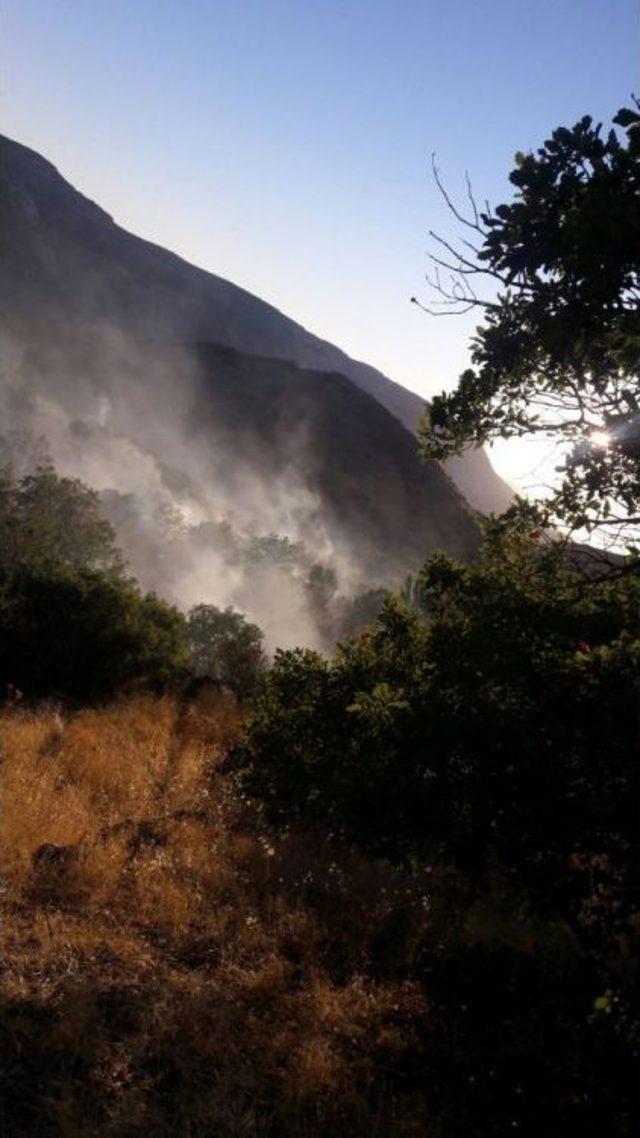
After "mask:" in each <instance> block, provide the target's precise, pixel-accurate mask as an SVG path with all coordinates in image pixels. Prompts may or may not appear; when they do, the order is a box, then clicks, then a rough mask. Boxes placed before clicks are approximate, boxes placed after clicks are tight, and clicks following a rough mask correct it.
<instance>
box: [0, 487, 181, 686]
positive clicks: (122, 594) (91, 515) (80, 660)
mask: <svg viewBox="0 0 640 1138" xmlns="http://www.w3.org/2000/svg"><path fill="white" fill-rule="evenodd" d="M0 550H1V552H0V660H1V661H2V664H1V666H0V685H3V687H4V688H6V687H7V685H10V684H11V685H13V686H14V687H16V688H18V689H19V690H20V691H22V692H23V693H24V694H25V695H26V696H27V697H28V698H30V699H33V698H37V697H39V696H43V695H57V696H65V697H68V698H71V699H74V700H88V699H96V698H103V697H105V696H108V695H112V694H113V693H115V692H117V691H118V690H119V688H120V687H122V686H126V685H127V684H129V683H131V682H132V681H133V680H139V681H148V682H151V683H164V682H167V681H168V680H170V679H173V678H175V677H176V676H178V675H179V674H180V673H181V671H183V670H184V668H185V666H186V663H187V654H186V640H185V630H184V619H183V618H182V617H181V615H180V614H179V613H178V612H177V610H176V609H174V608H171V607H170V606H169V605H166V604H165V603H164V602H163V601H161V600H160V599H159V598H158V597H156V596H155V595H154V594H147V595H144V594H142V593H141V591H140V589H139V588H138V586H137V584H136V583H135V582H134V581H132V580H128V579H126V578H125V577H124V575H123V562H122V558H121V556H120V553H119V551H118V549H117V547H116V545H115V535H114V531H113V529H112V527H111V525H110V524H109V523H108V522H107V521H105V520H104V518H103V517H102V515H101V513H100V501H99V498H98V495H97V494H96V493H95V492H94V491H93V490H90V489H89V488H88V487H87V486H85V485H84V484H83V483H82V482H80V481H78V480H77V479H71V478H61V477H60V476H59V475H57V474H56V472H55V471H54V470H53V468H52V467H50V466H42V467H39V468H38V469H36V471H35V472H34V473H32V474H28V475H26V476H25V477H23V478H22V479H20V480H19V481H15V480H14V479H13V478H12V476H11V474H10V472H5V474H4V477H3V480H2V484H1V486H0Z"/></svg>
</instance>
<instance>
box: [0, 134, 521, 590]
mask: <svg viewBox="0 0 640 1138" xmlns="http://www.w3.org/2000/svg"><path fill="white" fill-rule="evenodd" d="M0 319H1V320H2V330H3V350H4V355H3V360H4V387H5V395H6V394H7V392H8V393H9V395H10V408H9V410H11V409H12V410H13V413H14V414H16V415H17V416H18V419H20V415H21V414H22V412H21V411H19V409H20V408H22V411H24V408H25V407H27V405H28V406H29V408H31V410H32V411H33V408H34V406H35V403H38V415H37V416H35V417H34V416H32V419H33V422H32V423H31V424H30V425H31V426H33V425H34V422H35V421H37V425H38V427H39V429H41V430H44V433H45V434H48V433H49V432H48V430H47V421H46V408H45V409H44V410H43V400H44V401H45V402H46V401H47V400H49V401H51V400H53V402H54V405H55V407H56V408H57V412H56V415H57V419H56V415H53V417H52V419H56V422H58V423H59V420H60V415H61V414H62V416H63V417H65V420H66V423H67V428H69V424H72V423H73V424H75V427H74V430H75V435H73V438H74V440H75V441H74V446H75V447H76V450H77V448H78V445H79V444H78V439H79V438H80V437H81V436H82V430H83V429H84V430H85V436H86V430H87V423H89V422H94V420H95V419H96V417H97V419H99V420H100V419H101V420H104V419H105V417H106V418H108V424H107V425H106V429H108V431H110V433H111V435H112V437H113V438H116V437H117V438H119V439H122V438H131V439H133V440H134V441H135V444H136V446H139V447H142V450H143V452H144V453H147V454H149V455H151V456H152V457H153V459H154V460H159V459H162V460H163V461H164V460H165V458H166V454H163V440H164V445H166V447H167V451H168V452H170V453H169V457H170V459H171V463H170V464H173V465H174V466H175V464H176V458H175V448H174V446H173V443H172V442H171V441H169V440H170V438H171V434H172V432H173V433H174V434H175V435H176V436H179V439H180V447H179V448H178V449H179V450H180V454H181V456H182V458H181V461H180V462H179V463H178V465H179V466H180V469H181V471H182V473H183V474H184V475H185V477H187V476H188V478H189V479H190V481H191V483H192V484H193V483H194V481H195V482H196V483H197V482H198V480H202V479H203V478H210V477H211V478H214V477H215V478H216V479H218V482H219V483H220V481H221V482H224V483H225V485H227V486H228V484H230V483H231V482H233V483H235V486H234V494H235V495H236V496H235V498H234V501H236V502H240V500H241V484H242V483H243V479H245V473H246V471H247V470H248V469H249V468H251V469H252V471H253V473H254V474H258V475H259V477H260V478H261V479H262V482H263V484H265V485H268V484H269V482H270V481H271V482H273V481H274V480H276V481H277V482H278V485H279V487H280V489H279V493H280V495H282V494H283V493H284V491H283V490H282V487H283V485H284V484H285V483H286V481H287V480H290V481H291V483H292V485H294V486H295V493H296V494H297V495H298V497H299V491H300V487H304V491H305V494H306V495H307V499H308V501H309V502H310V503H312V504H311V505H310V506H309V509H308V510H307V511H306V513H305V511H300V510H299V509H298V515H300V514H301V512H302V514H304V519H303V521H302V522H301V521H300V516H298V520H297V523H296V524H297V530H296V532H295V533H294V536H295V537H299V536H301V534H300V531H301V530H305V527H306V529H307V530H308V529H309V528H310V527H311V528H313V525H320V524H321V526H322V528H323V533H324V534H325V536H326V535H328V538H329V543H330V544H331V545H333V546H339V547H340V548H347V549H348V550H349V554H350V556H351V557H352V559H355V560H356V561H360V563H361V565H362V566H363V567H368V566H370V568H371V570H372V572H371V574H367V575H369V576H371V578H372V579H374V578H375V579H378V578H379V577H380V575H381V573H380V570H381V566H382V564H383V563H385V564H386V565H387V567H388V569H389V570H390V571H391V569H392V570H393V572H394V573H395V572H397V571H398V570H400V569H404V568H407V569H409V568H411V567H414V566H415V564H416V563H417V562H418V561H419V560H420V559H421V558H423V557H424V556H425V555H426V554H427V553H428V552H430V551H432V550H433V549H434V548H437V547H441V546H444V547H445V548H447V549H449V550H451V552H454V553H458V554H462V555H466V554H468V553H469V552H470V550H471V549H472V548H473V547H474V545H475V543H476V541H477V530H476V526H475V523H474V521H473V518H472V516H471V514H470V511H469V509H468V507H467V505H466V503H465V502H464V501H463V499H462V497H461V496H460V493H459V492H458V491H457V490H456V487H455V486H454V485H453V483H452V481H451V480H450V479H449V478H448V477H447V475H446V474H445V473H444V472H443V470H442V469H441V468H440V467H439V466H438V465H437V464H435V463H431V464H429V465H427V466H426V467H423V466H422V465H421V464H420V463H419V461H418V459H417V457H416V451H415V441H414V438H413V436H412V434H411V432H412V431H413V430H415V427H416V424H417V421H418V420H419V417H420V415H421V413H422V403H421V400H420V399H419V398H418V397H417V396H415V395H413V394H411V393H410V392H408V391H406V390H405V389H404V388H402V387H401V386H399V385H398V384H395V383H393V382H392V381H390V380H388V379H387V378H386V377H385V376H383V375H382V374H381V373H379V372H377V371H376V370H375V369H374V368H370V367H368V366H367V365H365V364H362V363H359V362H357V361H355V360H352V359H350V358H349V357H348V356H347V355H345V354H344V353H343V352H341V351H340V350H339V349H337V348H335V347H334V346H333V345H331V344H329V343H326V342H324V341H322V340H320V339H318V338H317V337H315V336H313V335H311V334H310V333H308V332H307V331H305V329H303V328H302V327H301V326H300V325H298V324H296V323H295V322H294V321H292V320H290V319H288V318H287V317H286V316H284V315H282V313H280V312H278V311H277V310H276V309H275V308H273V307H271V306H270V305H268V304H266V303H265V302H263V301H262V300H259V299H258V298H257V297H255V296H252V295H251V294H250V293H248V292H246V291H244V290H243V289H240V288H238V287H236V286H235V285H233V284H231V283H229V282H228V281H225V280H222V279H221V278H219V277H216V276H214V275H212V274H210V273H207V272H204V271H203V270H201V269H198V268H195V267H194V266H192V265H189V264H188V263H186V262H185V261H183V260H181V259H180V258H179V257H177V256H175V255H174V254H172V253H170V252H167V251H166V250H164V249H162V248H159V247H157V246H155V245H152V244H150V243H149V242H146V241H143V240H141V239H140V238H138V237H135V236H133V235H131V234H129V233H127V232H125V231H124V230H123V229H121V228H119V227H118V226H117V225H116V224H115V222H114V221H113V220H112V218H111V217H110V216H109V215H108V214H107V213H105V212H104V211H103V210H102V209H100V208H99V207H98V206H96V205H94V204H93V203H92V202H90V201H88V200H87V199H86V198H84V197H83V196H82V195H81V194H79V193H78V192H77V191H76V190H74V189H73V187H72V186H70V185H69V184H68V183H67V182H66V181H65V180H64V178H62V177H61V175H60V174H59V173H58V172H57V171H56V170H55V168H54V167H53V166H52V165H51V164H50V163H49V162H47V161H46V160H45V159H44V158H42V157H41V156H40V155H38V154H36V153H35V152H33V151H31V150H29V149H27V148H26V147H24V146H21V145H20V144H18V143H16V142H12V141H11V140H9V139H6V138H3V139H0ZM101 400H102V402H100V401H101ZM105 400H106V401H107V402H106V404H105V402H104V401H105ZM34 401H35V402H34ZM107 405H108V409H107V410H105V407H106V406H107ZM7 406H8V405H7ZM60 409H62V411H61V410H60ZM78 424H80V426H78ZM82 424H84V428H83V427H82ZM20 425H21V422H20ZM94 426H95V423H94ZM100 427H101V430H102V431H103V433H104V429H105V422H102V421H101V423H100ZM222 439H224V444H223V443H222V442H221V440H222ZM87 445H88V444H87ZM194 448H195V450H196V451H197V452H198V454H199V456H200V459H199V462H198V463H197V464H194V463H192V462H191V461H190V459H191V453H192V451H193V450H194ZM54 449H55V448H54ZM203 454H204V455H206V456H207V458H206V460H205V461H203V460H202V455H203ZM213 456H217V457H216V458H214V457H213ZM54 457H55V454H54ZM85 457H86V456H85ZM85 466H88V467H89V468H90V467H91V463H85ZM196 467H197V469H196ZM240 471H243V472H245V473H243V474H240V473H239V472H240ZM234 472H235V473H234ZM83 473H84V470H83ZM87 476H88V477H89V475H87ZM455 477H456V480H457V481H458V484H459V485H461V486H463V487H464V488H466V489H467V490H468V489H469V486H472V487H473V489H474V493H473V494H469V498H470V499H471V500H472V503H473V504H474V505H475V506H476V507H479V506H484V507H485V508H500V507H502V506H503V505H504V504H505V502H506V500H507V499H508V494H509V492H508V489H507V488H506V487H505V486H504V484H503V483H502V482H501V481H500V480H499V479H498V478H497V476H495V474H494V472H493V471H492V469H491V467H490V465H489V463H488V461H487V459H486V457H485V456H484V455H483V454H481V453H477V454H475V455H473V456H470V457H465V458H463V459H462V460H459V461H458V464H457V471H456V472H455ZM94 481H96V479H94ZM98 481H99V479H98ZM196 496H197V494H196ZM227 496H228V497H229V496H230V492H229V494H228V495H227ZM296 500H298V499H296ZM265 520H266V519H265ZM249 522H250V524H251V525H253V526H254V527H256V526H258V525H259V518H257V517H255V516H254V517H251V518H250V519H249ZM294 528H295V527H294ZM383 547H386V549H387V551H389V552H388V553H387V554H384V553H383ZM385 575H388V574H382V576H385Z"/></svg>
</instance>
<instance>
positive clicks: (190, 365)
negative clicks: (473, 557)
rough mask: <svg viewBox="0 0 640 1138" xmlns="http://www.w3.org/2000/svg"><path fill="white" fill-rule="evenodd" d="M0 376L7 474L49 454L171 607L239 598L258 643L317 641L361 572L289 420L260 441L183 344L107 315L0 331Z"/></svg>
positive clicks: (334, 626) (334, 628) (302, 432)
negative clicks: (105, 321)
mask: <svg viewBox="0 0 640 1138" xmlns="http://www.w3.org/2000/svg"><path fill="white" fill-rule="evenodd" d="M0 377H1V385H0V412H1V413H2V422H3V424H5V428H4V431H3V435H4V443H5V449H7V448H8V451H9V453H10V457H11V461H12V463H13V465H14V468H15V469H16V473H18V474H23V473H25V472H27V471H28V470H29V469H32V468H33V467H35V466H36V465H38V464H39V463H42V462H43V461H44V460H45V459H46V458H47V457H49V458H50V460H51V461H52V463H53V465H54V466H55V468H56V469H57V471H58V472H59V473H60V474H62V475H67V476H72V477H76V478H80V479H81V480H82V481H83V482H85V483H86V484H87V485H89V486H92V487H93V488H94V489H96V490H97V491H98V492H99V493H100V494H101V497H102V501H103V505H104V511H105V514H106V516H107V517H108V518H109V520H110V521H111V522H112V524H113V525H114V527H115V530H116V533H117V536H118V540H119V543H120V545H121V548H122V550H123V553H124V556H125V558H126V560H127V562H128V566H129V570H130V572H131V573H132V574H133V575H134V576H136V577H137V578H138V580H139V581H140V584H141V585H142V587H143V588H145V589H153V590H155V591H156V592H158V593H160V594H161V595H162V596H164V597H165V598H166V599H168V600H170V601H172V602H173V603H176V604H177V605H178V606H179V607H180V608H182V609H183V610H188V609H189V608H190V607H191V606H192V605H194V604H196V603H210V604H215V605H218V606H220V607H226V606H227V605H232V606H234V607H236V608H239V609H241V610H242V611H243V612H245V613H246V614H247V616H248V617H249V618H250V619H251V620H253V621H255V622H256V623H257V624H259V625H260V627H261V628H262V629H263V630H264V632H265V638H266V644H267V648H268V649H270V650H273V649H274V648H275V647H276V646H281V647H289V646H294V645H298V644H302V645H307V646H310V647H316V648H319V649H323V650H324V649H326V648H328V647H329V646H330V644H331V643H332V642H333V640H334V639H335V636H336V634H337V633H338V632H339V631H340V614H341V613H342V614H344V611H345V608H346V607H348V604H349V598H351V597H353V596H355V595H356V594H357V593H358V592H361V591H362V590H363V588H365V587H367V585H369V584H371V583H372V582H369V581H367V579H366V574H365V573H363V571H362V569H361V567H360V565H359V563H358V558H357V556H356V555H355V553H354V549H353V545H352V542H351V540H350V536H349V535H348V534H345V533H344V532H342V530H341V528H340V526H339V525H337V524H336V520H335V518H334V517H332V516H331V515H330V513H329V512H328V511H327V509H326V506H325V504H324V503H323V501H322V498H321V495H320V494H319V492H318V490H317V488H314V486H313V480H312V479H311V477H310V474H311V466H312V462H313V459H312V451H313V448H312V446H311V445H310V438H309V428H308V424H307V422H306V421H305V419H304V418H299V419H298V420H297V421H295V422H294V423H291V422H289V423H286V424H284V423H283V424H282V425H281V429H279V428H278V424H275V425H274V423H269V424H265V437H262V435H261V433H260V431H257V432H256V429H255V425H254V424H251V423H245V422H243V421H242V419H241V418H239V417H238V415H237V413H235V420H234V418H233V415H232V416H231V419H230V417H229V415H230V412H229V411H228V410H227V412H225V409H224V400H222V410H220V405H221V400H220V397H219V398H218V400H217V403H216V401H215V400H209V398H208V394H209V393H208V386H207V385H208V384H209V383H210V370H209V372H208V373H206V372H205V370H204V369H203V366H202V361H201V359H199V358H198V353H197V351H196V350H195V349H194V348H189V347H187V346H183V345H182V346H181V345H175V344H170V345H166V344H164V345H162V344H160V343H151V342H149V343H141V342H139V341H134V340H133V339H131V338H129V337H127V336H126V335H124V334H123V333H122V332H121V331H119V330H118V329H116V328H114V327H113V326H110V325H94V326H90V327H87V326H86V325H84V326H83V327H82V328H79V327H74V326H70V327H66V328H59V327H57V326H52V325H51V324H50V323H48V322H47V321H46V320H41V321H39V322H35V321H34V320H33V318H31V319H30V322H29V334H28V336H27V335H26V334H25V333H24V332H23V331H22V330H21V329H20V327H19V326H16V325H14V326H13V327H12V328H9V327H5V328H4V329H2V330H1V331H0ZM225 390H226V389H225ZM236 394H237V393H236ZM218 396H220V393H219V392H218ZM223 396H224V390H223ZM267 434H268V435H269V443H268V445H267V443H266V442H265V438H266V435H267ZM274 454H277V462H276V461H274V459H273V455H274ZM318 566H320V567H322V572H319V571H318ZM374 583H378V582H374Z"/></svg>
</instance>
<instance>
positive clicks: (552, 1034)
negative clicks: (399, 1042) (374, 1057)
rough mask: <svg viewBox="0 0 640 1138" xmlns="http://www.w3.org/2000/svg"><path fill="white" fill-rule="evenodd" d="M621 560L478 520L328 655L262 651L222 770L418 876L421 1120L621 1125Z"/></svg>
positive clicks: (632, 661) (634, 690)
mask: <svg viewBox="0 0 640 1138" xmlns="http://www.w3.org/2000/svg"><path fill="white" fill-rule="evenodd" d="M632 569H633V566H632V565H629V566H624V567H622V568H621V569H620V571H619V572H618V573H615V572H614V573H613V574H608V575H607V579H606V580H603V581H598V580H597V579H595V578H594V577H593V576H591V577H586V576H583V575H581V574H580V573H578V572H577V571H576V570H575V569H571V568H570V567H568V565H567V562H566V560H565V559H563V556H562V553H561V552H560V551H559V550H557V549H554V548H544V547H541V546H540V545H538V544H535V543H534V544H533V546H532V545H531V543H529V542H528V541H526V540H525V539H522V538H510V539H505V538H502V537H498V536H495V535H494V537H493V538H492V539H491V540H490V541H489V543H488V545H487V547H486V549H485V552H484V554H483V556H482V558H481V559H480V560H479V561H478V562H477V563H476V564H474V565H471V566H462V565H458V564H456V563H454V562H452V561H451V560H449V559H448V558H445V557H438V558H436V559H434V560H432V561H431V562H430V563H428V564H427V565H426V566H425V568H424V570H423V572H422V574H421V576H420V579H419V581H418V583H417V586H416V588H415V589H414V590H412V593H413V598H414V607H413V608H410V607H409V606H408V605H407V604H406V603H405V602H403V601H401V600H399V599H390V600H389V601H388V603H387V605H386V606H385V608H384V610H383V612H382V614H381V616H380V618H379V620H378V621H377V623H376V625H375V626H374V627H373V628H372V629H371V630H370V631H369V632H367V633H366V634H364V635H363V636H361V637H359V638H358V639H356V640H354V641H352V642H351V643H348V644H346V645H344V646H343V647H341V648H340V649H339V650H338V651H337V653H336V655H335V656H334V658H333V659H332V660H328V661H327V660H324V659H322V658H321V657H320V656H318V655H317V654H315V653H312V652H304V651H295V652H281V653H279V654H278V656H277V657H276V660H275V663H274V667H273V669H272V670H271V672H270V674H269V676H268V678H267V682H266V684H265V686H264V689H263V691H262V693H261V694H260V696H259V698H258V699H257V700H256V703H255V707H254V711H253V714H252V717H251V719H250V722H249V724H248V727H247V731H246V736H245V739H244V743H243V746H242V748H241V750H240V752H239V754H238V761H239V764H240V767H241V774H240V778H241V782H242V784H243V786H244V790H245V793H246V794H247V795H248V796H249V797H251V798H254V799H257V800H258V801H259V802H260V803H261V804H262V807H263V809H264V810H265V811H266V813H267V815H268V816H269V817H270V818H271V819H273V820H274V821H275V822H276V823H277V824H278V825H279V826H280V827H282V828H284V829H286V828H287V827H289V826H291V824H292V822H295V821H306V822H312V823H313V824H314V825H315V826H316V827H321V828H324V829H326V830H328V831H330V832H332V833H334V834H337V835H340V836H342V837H346V838H349V839H351V840H355V841H356V842H357V843H358V844H359V845H360V846H361V847H362V848H363V849H365V850H366V851H368V852H369V853H370V854H377V855H384V856H386V857H388V858H390V859H392V860H394V861H397V862H400V863H405V864H406V863H409V864H411V865H413V866H414V867H418V866H422V867H423V868H424V866H425V865H426V867H427V868H430V870H431V872H432V874H433V880H434V890H433V892H430V897H429V903H430V905H431V907H432V913H433V923H432V927H431V930H430V934H429V936H428V938H427V939H426V941H425V944H424V947H423V952H424V969H425V972H424V984H425V996H426V999H427V1001H428V1003H429V1008H430V1015H431V1018H430V1027H429V1030H430V1032H431V1035H430V1040H431V1043H430V1049H429V1058H428V1061H427V1065H426V1068H425V1077H426V1078H427V1079H428V1080H430V1085H431V1100H430V1101H431V1105H432V1109H433V1110H434V1111H435V1113H436V1115H437V1116H438V1118H440V1119H441V1121H442V1125H443V1127H444V1129H442V1130H437V1131H436V1132H437V1133H439V1134H440V1133H442V1134H446V1135H452V1136H454V1135H455V1136H456V1138H457V1136H458V1135H467V1134H468V1135H474V1136H478V1135H500V1134H506V1133H510V1132H511V1128H512V1127H513V1128H518V1132H519V1133H523V1134H531V1135H536V1136H537V1135H539V1134H542V1133H544V1134H549V1135H558V1136H560V1135H562V1136H564V1135H566V1134H569V1133H571V1132H572V1130H574V1129H577V1131H578V1132H579V1133H581V1134H582V1135H593V1136H594V1138H597V1136H599V1135H600V1134H602V1133H611V1134H616V1135H630V1134H632V1133H633V1118H634V1106H633V1077H632V1072H633V1068H634V1065H635V1064H637V1063H638V1060H639V1059H640V1021H639V1020H638V1016H637V1012H636V1011H635V1010H634V1007H635V1006H636V1005H635V1001H636V999H637V991H638V973H637V959H638V943H637V936H638V903H637V896H638V894H637V884H638V877H637V875H638V870H639V868H640V862H639V860H638V847H637V820H638V794H637V787H638V781H637V779H638V775H637V758H638V706H639V686H638V683H639V664H640V582H639V581H638V579H637V577H636V575H635V573H634V572H632V571H631V570H632ZM439 881H440V882H442V881H444V884H443V885H442V887H441V888H439V887H438V885H437V882H439ZM545 1041H547V1042H545Z"/></svg>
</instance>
